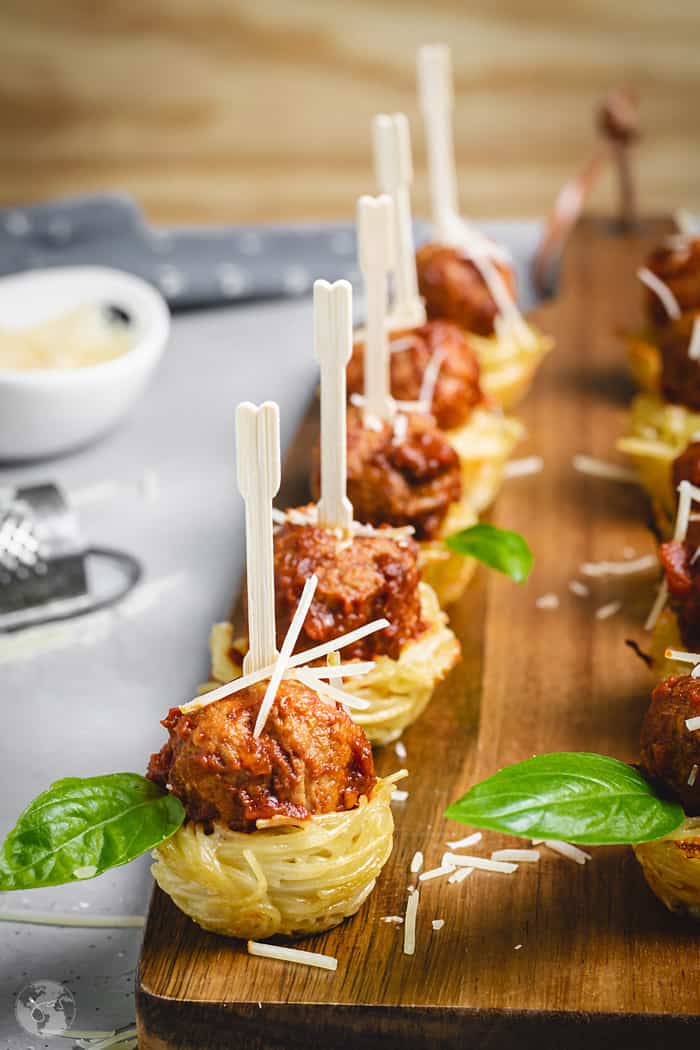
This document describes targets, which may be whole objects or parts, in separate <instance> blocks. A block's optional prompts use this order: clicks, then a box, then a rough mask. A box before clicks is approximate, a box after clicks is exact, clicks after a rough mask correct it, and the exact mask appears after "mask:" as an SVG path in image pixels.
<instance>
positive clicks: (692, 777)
mask: <svg viewBox="0 0 700 1050" xmlns="http://www.w3.org/2000/svg"><path fill="white" fill-rule="evenodd" d="M697 779H698V765H697V763H696V764H695V765H694V766H693V768H692V769H691V771H690V773H689V774H688V787H695V781H696V780H697Z"/></svg>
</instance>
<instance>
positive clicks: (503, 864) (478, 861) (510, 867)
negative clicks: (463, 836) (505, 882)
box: [440, 853, 518, 875]
mask: <svg viewBox="0 0 700 1050" xmlns="http://www.w3.org/2000/svg"><path fill="white" fill-rule="evenodd" d="M440 863H441V864H442V865H443V867H445V866H449V865H450V864H453V865H454V866H455V867H457V868H462V867H464V868H475V869H476V870H477V871H497V872H500V873H501V874H502V875H512V874H513V872H515V871H517V870H518V865H517V864H512V863H509V862H507V861H503V860H489V859H488V858H487V857H473V856H470V855H469V854H468V853H443V855H442V861H441V862H440Z"/></svg>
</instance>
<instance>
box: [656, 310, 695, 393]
mask: <svg viewBox="0 0 700 1050" xmlns="http://www.w3.org/2000/svg"><path fill="white" fill-rule="evenodd" d="M696 317H700V310H694V311H691V312H690V313H686V314H683V315H682V317H679V318H678V320H677V321H670V322H669V323H668V324H667V325H666V327H665V328H664V329H663V331H662V332H661V334H660V336H659V348H660V350H661V388H662V390H663V395H664V397H665V398H666V400H667V401H673V402H676V403H677V404H680V405H685V406H686V407H687V408H690V409H693V410H694V411H695V412H698V411H700V361H698V360H695V359H694V358H692V357H690V356H689V355H688V349H689V347H690V339H691V336H692V333H693V326H694V324H695V319H696Z"/></svg>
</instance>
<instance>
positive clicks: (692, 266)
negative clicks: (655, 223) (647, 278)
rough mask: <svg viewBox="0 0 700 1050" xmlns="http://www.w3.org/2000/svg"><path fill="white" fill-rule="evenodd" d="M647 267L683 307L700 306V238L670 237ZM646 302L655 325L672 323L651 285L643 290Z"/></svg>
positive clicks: (690, 308) (648, 312) (679, 235)
mask: <svg viewBox="0 0 700 1050" xmlns="http://www.w3.org/2000/svg"><path fill="white" fill-rule="evenodd" d="M646 266H647V269H648V270H651V272H652V273H653V274H656V276H657V277H658V278H660V280H662V281H663V282H664V284H667V285H668V287H669V288H670V289H671V291H672V292H673V294H674V296H675V297H676V300H677V301H678V305H679V306H680V308H681V310H683V311H685V310H698V309H700V237H686V236H683V235H682V234H675V235H674V236H672V237H669V238H667V239H666V240H665V241H663V243H662V244H660V245H659V247H658V248H656V249H655V250H654V251H653V252H652V253H651V255H650V256H649V257H648V259H647V261H646ZM644 304H645V309H646V312H647V316H648V318H649V320H650V321H651V323H652V324H654V325H658V326H659V327H664V326H665V325H667V324H668V323H669V316H668V313H667V311H666V307H665V306H664V304H663V303H662V302H661V300H660V299H659V297H658V295H656V294H655V293H654V292H652V291H651V289H649V288H646V289H645V290H644Z"/></svg>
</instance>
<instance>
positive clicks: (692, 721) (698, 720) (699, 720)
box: [685, 715, 700, 733]
mask: <svg viewBox="0 0 700 1050" xmlns="http://www.w3.org/2000/svg"><path fill="white" fill-rule="evenodd" d="M685 727H686V729H689V730H690V732H691V733H695V732H696V730H698V729H700V715H696V716H695V718H686V720H685Z"/></svg>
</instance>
